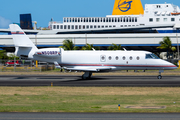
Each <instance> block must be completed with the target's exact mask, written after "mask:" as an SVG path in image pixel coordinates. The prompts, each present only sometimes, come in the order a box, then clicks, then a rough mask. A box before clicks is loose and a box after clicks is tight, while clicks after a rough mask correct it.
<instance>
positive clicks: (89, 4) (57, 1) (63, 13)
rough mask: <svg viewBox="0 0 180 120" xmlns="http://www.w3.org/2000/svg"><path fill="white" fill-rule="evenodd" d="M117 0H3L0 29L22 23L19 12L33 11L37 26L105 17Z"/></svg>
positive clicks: (146, 0) (147, 0)
mask: <svg viewBox="0 0 180 120" xmlns="http://www.w3.org/2000/svg"><path fill="white" fill-rule="evenodd" d="M114 1H115V0H2V1H1V4H0V29H2V28H5V29H6V28H8V26H9V24H11V23H20V18H19V14H26V13H31V15H32V20H33V21H37V27H48V23H49V21H50V20H51V18H53V20H54V21H62V20H63V17H105V16H106V15H111V14H112V10H113V6H114ZM141 2H142V5H143V7H144V6H145V4H160V3H165V2H166V3H172V4H174V5H178V6H179V7H180V0H141Z"/></svg>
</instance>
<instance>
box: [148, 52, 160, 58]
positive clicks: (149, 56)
mask: <svg viewBox="0 0 180 120" xmlns="http://www.w3.org/2000/svg"><path fill="white" fill-rule="evenodd" d="M146 59H159V57H158V56H156V55H155V54H153V53H152V54H146Z"/></svg>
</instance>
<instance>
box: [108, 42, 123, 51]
mask: <svg viewBox="0 0 180 120" xmlns="http://www.w3.org/2000/svg"><path fill="white" fill-rule="evenodd" d="M108 50H121V45H116V44H114V43H113V44H112V45H111V46H109V47H108Z"/></svg>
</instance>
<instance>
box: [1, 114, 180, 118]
mask: <svg viewBox="0 0 180 120" xmlns="http://www.w3.org/2000/svg"><path fill="white" fill-rule="evenodd" d="M119 119H120V120H179V119H180V114H178V113H171V114H170V113H162V114H161V113H160V114H159V113H153V114H151V113H150V114H147V113H145V114H143V113H0V120H119Z"/></svg>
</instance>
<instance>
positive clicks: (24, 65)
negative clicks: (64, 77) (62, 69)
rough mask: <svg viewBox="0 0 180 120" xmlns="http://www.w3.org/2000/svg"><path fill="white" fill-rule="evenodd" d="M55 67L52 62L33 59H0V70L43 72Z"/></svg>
mask: <svg viewBox="0 0 180 120" xmlns="http://www.w3.org/2000/svg"><path fill="white" fill-rule="evenodd" d="M54 69H55V66H54V64H49V63H46V62H41V61H38V62H37V65H36V61H33V60H0V72H31V71H36V72H43V71H52V70H54Z"/></svg>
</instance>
